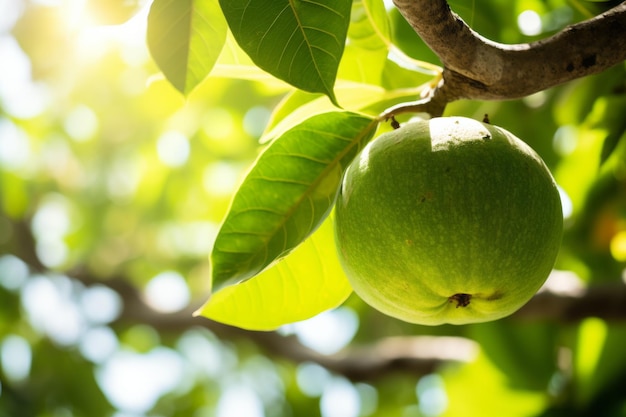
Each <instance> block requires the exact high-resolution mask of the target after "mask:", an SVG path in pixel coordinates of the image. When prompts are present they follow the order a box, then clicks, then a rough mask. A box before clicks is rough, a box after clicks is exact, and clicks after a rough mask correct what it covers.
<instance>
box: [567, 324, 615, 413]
mask: <svg viewBox="0 0 626 417" xmlns="http://www.w3.org/2000/svg"><path fill="white" fill-rule="evenodd" d="M577 336H578V338H577V339H578V340H577V343H576V346H575V347H574V352H573V353H574V366H573V369H574V382H575V401H576V403H577V404H578V405H581V406H584V405H587V404H588V403H589V402H591V401H593V399H594V398H595V397H596V396H597V395H599V394H601V393H602V391H603V390H605V389H608V388H609V387H610V384H611V383H612V382H613V381H614V380H615V379H616V378H618V377H619V376H620V375H624V374H625V373H626V356H625V355H624V340H626V326H624V325H623V324H615V325H609V324H607V323H606V322H604V321H602V320H600V319H597V318H588V319H586V320H584V321H583V322H582V323H581V325H580V326H579V329H578V335H577Z"/></svg>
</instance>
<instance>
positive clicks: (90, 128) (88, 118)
mask: <svg viewBox="0 0 626 417" xmlns="http://www.w3.org/2000/svg"><path fill="white" fill-rule="evenodd" d="M64 127H65V131H66V132H67V134H68V135H70V137H71V138H72V139H74V140H75V141H76V142H86V141H88V140H89V139H91V138H93V136H94V135H95V134H96V132H97V131H98V116H97V115H96V113H95V112H94V111H93V110H92V109H91V108H90V107H87V106H85V105H78V106H76V107H75V108H74V109H72V110H71V111H70V112H69V113H68V115H67V117H66V118H65V124H64Z"/></svg>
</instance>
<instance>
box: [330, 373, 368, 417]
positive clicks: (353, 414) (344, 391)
mask: <svg viewBox="0 0 626 417" xmlns="http://www.w3.org/2000/svg"><path fill="white" fill-rule="evenodd" d="M320 409H321V412H322V417H357V416H358V415H359V414H360V411H361V399H360V397H359V392H358V391H357V390H356V388H355V387H354V385H352V384H351V383H350V382H349V381H348V380H346V379H343V378H334V379H332V380H331V382H330V383H329V384H327V385H326V387H325V388H324V393H323V394H322V398H321V399H320Z"/></svg>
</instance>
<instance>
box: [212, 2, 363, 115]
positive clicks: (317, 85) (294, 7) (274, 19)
mask: <svg viewBox="0 0 626 417" xmlns="http://www.w3.org/2000/svg"><path fill="white" fill-rule="evenodd" d="M351 4H352V1H351V0H316V1H302V2H291V1H287V0H221V1H220V5H221V6H222V10H223V12H224V15H225V16H226V20H227V21H228V25H229V27H230V30H231V31H232V33H233V35H234V36H235V39H237V42H238V43H239V45H240V46H241V48H242V49H243V50H244V51H246V53H247V54H248V55H249V56H250V58H252V60H253V61H254V63H255V64H256V65H258V66H259V67H260V68H262V69H263V70H265V71H267V72H269V73H271V74H272V75H274V76H275V77H277V78H280V79H282V80H284V81H287V82H288V83H289V84H291V85H293V86H294V87H297V88H300V89H302V90H305V91H310V92H314V93H323V94H326V95H327V96H328V97H330V99H331V100H332V101H333V103H336V102H337V100H336V98H335V93H334V92H333V85H334V83H335V78H336V76H337V68H338V67H339V62H340V60H341V56H342V54H343V49H344V45H345V40H346V33H347V31H348V25H349V23H350V7H351Z"/></svg>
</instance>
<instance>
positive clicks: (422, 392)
mask: <svg viewBox="0 0 626 417" xmlns="http://www.w3.org/2000/svg"><path fill="white" fill-rule="evenodd" d="M416 393H417V398H418V399H419V409H420V411H421V412H422V414H423V415H424V416H427V417H435V416H438V415H440V414H442V413H443V412H444V411H445V410H446V408H447V406H448V397H447V395H446V391H445V387H444V385H443V379H442V378H441V376H439V375H437V374H430V375H426V376H423V377H422V378H420V380H419V381H418V382H417V386H416Z"/></svg>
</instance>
